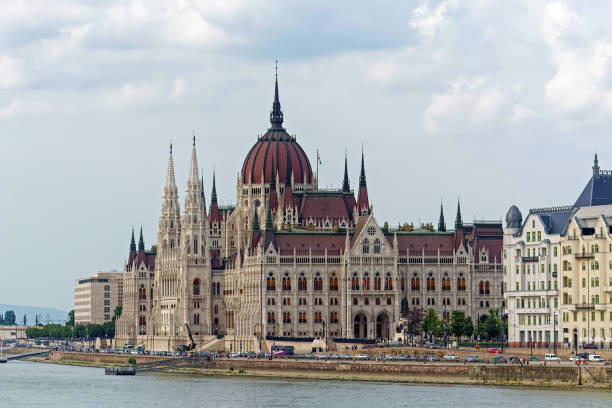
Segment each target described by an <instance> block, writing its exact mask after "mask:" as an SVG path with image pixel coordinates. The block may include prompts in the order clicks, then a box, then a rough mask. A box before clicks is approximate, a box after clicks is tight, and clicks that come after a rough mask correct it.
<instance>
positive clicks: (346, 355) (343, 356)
mask: <svg viewBox="0 0 612 408" xmlns="http://www.w3.org/2000/svg"><path fill="white" fill-rule="evenodd" d="M338 358H339V359H341V360H350V359H352V358H353V356H351V355H350V354H339V355H338Z"/></svg>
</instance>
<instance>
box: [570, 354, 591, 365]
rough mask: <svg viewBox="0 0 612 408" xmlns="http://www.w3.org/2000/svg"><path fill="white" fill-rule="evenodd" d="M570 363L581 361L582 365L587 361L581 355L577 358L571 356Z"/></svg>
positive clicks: (576, 356)
mask: <svg viewBox="0 0 612 408" xmlns="http://www.w3.org/2000/svg"><path fill="white" fill-rule="evenodd" d="M569 361H573V362H576V361H580V362H581V363H584V362H585V361H587V359H586V358H584V357H582V356H580V355H578V354H576V355H575V356H571V357H570V358H569Z"/></svg>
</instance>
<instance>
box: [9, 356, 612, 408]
mask: <svg viewBox="0 0 612 408" xmlns="http://www.w3.org/2000/svg"><path fill="white" fill-rule="evenodd" d="M0 406H2V407H18V408H21V407H62V408H63V407H79V408H84V407H96V408H98V407H113V408H115V407H135V406H137V407H142V408H146V407H179V408H191V407H215V408H223V407H233V408H236V407H309V408H311V407H312V408H317V407H325V408H330V407H347V408H356V407H381V408H394V407H411V406H415V407H423V406H434V407H440V406H444V407H449V408H450V407H479V406H495V407H517V406H536V407H541V406H551V407H555V408H559V407H607V408H608V407H610V406H612V392H610V391H598V390H592V389H591V390H560V389H544V390H540V389H534V388H518V387H516V388H510V387H494V386H466V385H457V386H452V385H451V386H449V385H442V386H441V385H421V384H418V385H417V384H394V383H368V382H338V381H297V380H296V381H293V380H271V379H257V378H249V377H242V378H238V377H229V378H211V377H198V376H184V375H168V374H137V375H136V376H134V377H117V376H106V375H104V369H102V368H91V367H74V366H64V365H56V364H43V363H30V362H22V361H10V362H9V363H8V364H1V365H0Z"/></svg>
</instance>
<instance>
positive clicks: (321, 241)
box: [274, 232, 346, 255]
mask: <svg viewBox="0 0 612 408" xmlns="http://www.w3.org/2000/svg"><path fill="white" fill-rule="evenodd" d="M274 239H275V241H276V245H277V248H278V250H279V251H280V252H281V254H291V255H293V250H294V249H295V251H296V253H298V254H300V255H307V254H308V253H309V252H310V250H311V249H312V254H313V255H322V254H323V252H324V251H325V249H326V248H327V252H328V254H331V253H335V252H337V253H340V250H343V249H344V242H345V239H346V238H345V235H344V234H342V233H334V234H330V233H290V232H289V233H286V232H283V233H277V234H275V236H274Z"/></svg>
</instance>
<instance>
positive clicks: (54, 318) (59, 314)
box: [0, 304, 68, 325]
mask: <svg viewBox="0 0 612 408" xmlns="http://www.w3.org/2000/svg"><path fill="white" fill-rule="evenodd" d="M7 310H12V311H13V312H15V317H16V318H17V324H23V315H26V316H27V318H28V325H33V324H34V323H35V322H36V315H38V320H39V322H40V323H42V324H46V323H59V324H63V323H65V322H66V320H68V312H66V311H64V310H60V309H54V308H51V307H42V306H22V305H3V304H0V314H3V315H4V312H6V311H7Z"/></svg>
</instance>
